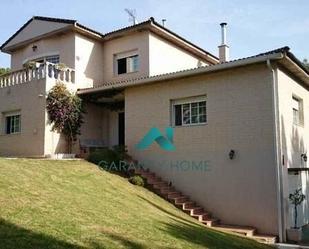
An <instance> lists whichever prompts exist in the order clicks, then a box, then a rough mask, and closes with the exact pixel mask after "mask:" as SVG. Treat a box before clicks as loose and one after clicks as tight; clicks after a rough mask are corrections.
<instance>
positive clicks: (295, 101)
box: [292, 96, 304, 125]
mask: <svg viewBox="0 0 309 249" xmlns="http://www.w3.org/2000/svg"><path fill="white" fill-rule="evenodd" d="M292 110H293V123H294V124H295V125H303V120H304V119H303V101H302V99H300V98H298V97H295V96H293V97H292Z"/></svg>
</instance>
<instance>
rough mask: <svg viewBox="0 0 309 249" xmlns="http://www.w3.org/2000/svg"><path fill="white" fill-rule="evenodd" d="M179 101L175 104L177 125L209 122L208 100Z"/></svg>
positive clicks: (175, 123) (174, 110) (174, 111)
mask: <svg viewBox="0 0 309 249" xmlns="http://www.w3.org/2000/svg"><path fill="white" fill-rule="evenodd" d="M177 102H178V101H177ZM177 102H175V103H174V104H173V113H174V117H173V118H174V125H175V126H186V125H195V124H205V123H206V122H207V115H206V100H196V101H194V100H192V101H190V102H189V101H184V102H183V103H177Z"/></svg>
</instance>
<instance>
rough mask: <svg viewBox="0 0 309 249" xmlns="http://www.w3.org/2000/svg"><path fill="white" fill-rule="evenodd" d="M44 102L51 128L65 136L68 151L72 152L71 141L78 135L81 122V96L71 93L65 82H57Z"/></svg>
mask: <svg viewBox="0 0 309 249" xmlns="http://www.w3.org/2000/svg"><path fill="white" fill-rule="evenodd" d="M46 104H47V105H46V109H47V113H48V117H49V121H50V123H51V124H52V130H53V131H57V132H59V133H61V134H63V135H64V136H65V138H66V141H67V146H68V153H72V147H73V143H74V142H75V141H76V140H77V136H78V135H80V127H81V125H82V123H83V115H82V114H83V106H82V100H81V98H80V97H78V96H77V95H76V94H73V93H71V92H70V91H69V90H68V89H67V87H66V86H65V84H63V83H61V82H59V83H57V84H56V85H55V86H54V87H53V88H52V89H51V90H50V92H49V93H48V96H47V99H46Z"/></svg>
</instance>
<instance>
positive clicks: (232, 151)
mask: <svg viewBox="0 0 309 249" xmlns="http://www.w3.org/2000/svg"><path fill="white" fill-rule="evenodd" d="M234 157H235V150H230V152H229V158H230V159H231V160H233V159H234Z"/></svg>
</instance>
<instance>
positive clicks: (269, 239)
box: [251, 234, 277, 244]
mask: <svg viewBox="0 0 309 249" xmlns="http://www.w3.org/2000/svg"><path fill="white" fill-rule="evenodd" d="M251 238H252V239H254V240H256V241H258V242H261V243H266V244H275V243H276V242H277V236H274V235H263V234H255V235H253V236H252V237H251Z"/></svg>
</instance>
